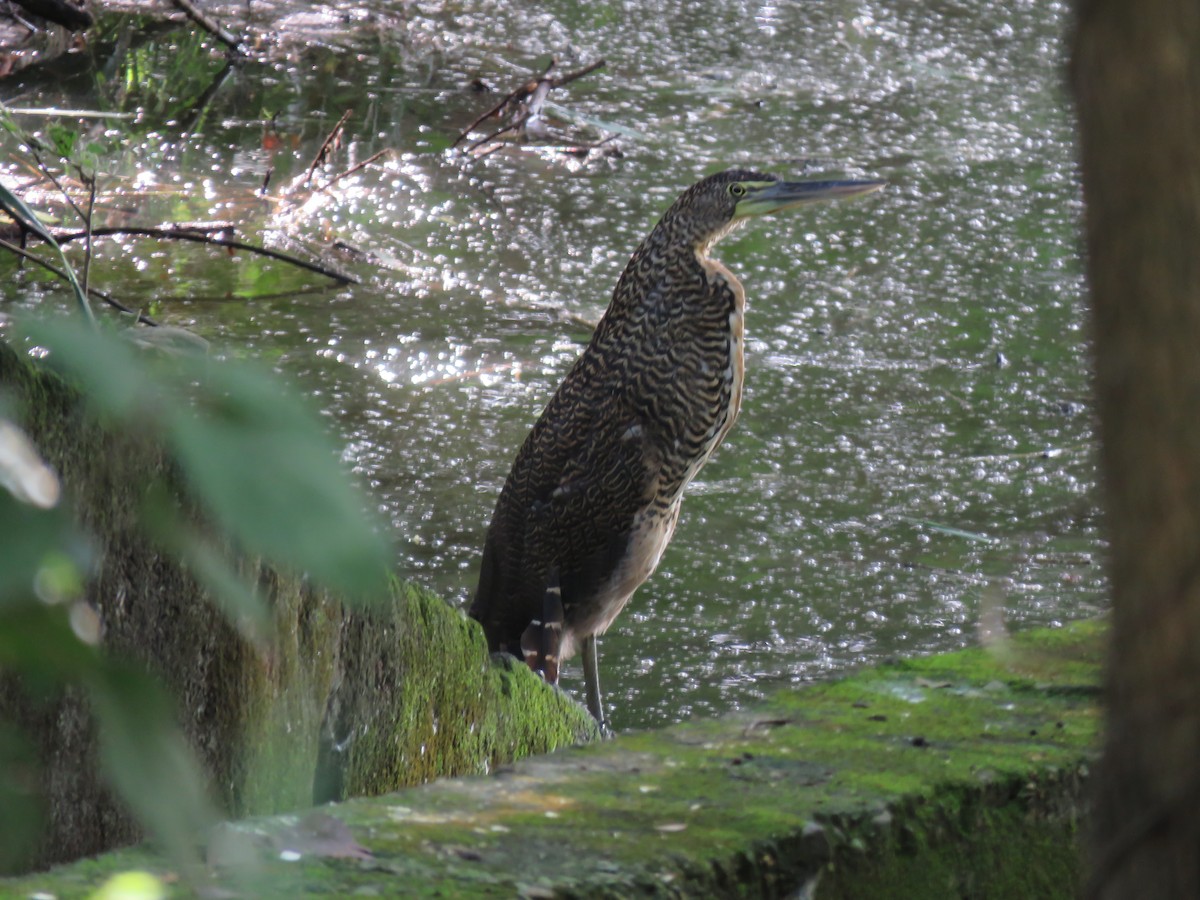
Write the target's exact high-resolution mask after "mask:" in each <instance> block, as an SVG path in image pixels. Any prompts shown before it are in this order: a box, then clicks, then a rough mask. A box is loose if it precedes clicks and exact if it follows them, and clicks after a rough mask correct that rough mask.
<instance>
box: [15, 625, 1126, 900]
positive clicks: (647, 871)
mask: <svg viewBox="0 0 1200 900" xmlns="http://www.w3.org/2000/svg"><path fill="white" fill-rule="evenodd" d="M467 630H468V632H470V631H473V628H472V627H471V626H467ZM1102 638H1103V633H1102V631H1101V630H1100V626H1098V625H1097V624H1095V623H1083V624H1080V625H1076V626H1072V627H1070V628H1068V629H1063V630H1059V631H1053V632H1036V633H1031V634H1029V635H1022V636H1019V637H1017V638H1015V639H1014V640H1013V643H1012V648H1015V650H1017V651H1019V652H1018V653H1017V654H1016V655H1015V656H1014V655H1012V654H1010V653H1009V652H1007V651H1006V652H1004V653H995V652H991V651H989V652H984V651H980V650H968V651H964V652H961V653H955V654H948V655H945V656H940V657H931V658H929V659H922V660H913V661H906V662H902V663H897V664H894V665H888V666H882V667H878V668H875V669H867V670H864V671H862V672H859V673H857V674H855V675H853V676H851V677H848V678H845V679H842V680H840V681H836V682H829V683H826V684H820V685H814V686H812V687H809V688H806V689H803V690H798V691H792V692H788V693H785V694H781V695H779V696H778V697H776V698H774V699H773V700H772V701H771V702H770V703H768V704H766V705H765V706H763V707H761V708H759V709H756V710H753V711H748V712H743V713H739V714H736V715H733V716H729V717H726V718H724V719H720V720H713V721H703V722H689V723H686V724H683V725H679V726H676V727H673V728H669V729H665V730H662V731H658V732H644V733H638V734H630V735H624V736H621V737H619V738H617V739H616V740H613V741H608V742H605V743H603V744H597V745H593V746H589V747H585V748H578V749H574V750H569V751H565V752H561V753H556V754H553V755H550V756H544V757H538V758H533V759H528V760H525V761H523V762H521V763H518V764H516V765H514V766H506V767H503V768H502V769H501V770H500V771H498V772H495V773H494V774H493V775H492V776H490V777H476V778H467V779H459V780H453V781H448V780H447V781H439V782H435V783H433V784H429V785H425V786H424V787H421V788H417V789H411V790H406V791H402V792H400V793H396V794H391V795H387V796H382V797H376V798H371V799H360V800H355V801H351V802H349V803H345V804H342V805H340V806H337V807H335V808H333V809H332V810H331V811H332V812H333V813H334V814H336V816H337V817H338V818H339V819H341V820H342V821H344V822H345V823H346V824H347V825H349V826H350V828H351V830H352V832H353V834H354V836H355V838H356V840H358V841H359V842H361V843H362V844H364V845H366V846H367V847H369V848H370V849H371V850H372V851H373V853H374V858H373V859H371V860H366V861H354V862H348V861H345V860H336V859H321V858H319V857H317V856H314V855H313V854H308V855H306V857H305V858H304V859H303V860H302V861H301V862H299V863H293V864H285V863H282V862H280V861H278V860H277V859H275V858H273V856H272V855H271V854H267V856H268V858H265V859H264V860H263V862H262V864H261V868H260V869H259V870H258V874H257V876H255V877H257V878H258V879H259V880H258V881H257V882H255V885H254V888H253V890H252V891H251V893H253V894H254V895H255V896H286V895H289V894H294V893H297V892H303V893H304V894H306V895H310V896H347V895H350V894H353V893H354V892H356V891H358V892H362V893H367V894H370V893H372V892H374V893H377V894H380V895H394V894H396V893H400V892H403V893H404V894H405V896H413V897H446V896H455V897H459V896H462V897H512V896H518V895H520V894H522V893H524V894H526V895H529V894H535V895H543V896H555V897H589V898H591V897H632V896H648V897H649V896H672V897H678V896H698V897H699V896H702V897H772V896H794V895H797V894H799V893H800V892H801V891H802V890H804V889H805V888H806V887H809V888H812V889H813V890H814V894H813V896H815V897H819V898H820V897H831V898H839V897H847V898H850V897H855V898H857V897H941V896H987V897H1016V898H1024V897H1031V896H1036V897H1055V896H1074V895H1075V893H1076V891H1077V886H1078V876H1079V872H1078V866H1077V853H1076V846H1075V841H1076V835H1077V833H1078V830H1079V823H1080V820H1081V818H1082V816H1083V814H1084V810H1085V807H1084V805H1083V804H1084V801H1083V798H1084V795H1085V790H1086V779H1087V772H1088V767H1089V765H1090V763H1091V760H1092V756H1093V753H1094V748H1095V746H1096V739H1097V732H1098V723H1099V710H1098V708H1097V706H1096V703H1095V701H1096V698H1095V695H1094V686H1095V685H1096V684H1097V683H1098V682H1099V677H1100V669H1099V664H1098V659H1099V655H1100V647H1101V645H1102ZM1010 649H1011V648H1010ZM520 671H521V670H520V669H517V670H514V672H513V673H511V675H512V677H514V678H522V677H525V676H524V675H522V674H519V673H520ZM1031 672H1035V673H1036V677H1031V674H1030V673H1031ZM934 676H936V677H934ZM497 677H499V676H497ZM918 738H919V740H917V739H918ZM280 825H281V823H278V822H275V823H271V822H262V823H257V825H256V826H255V827H258V828H260V829H261V830H262V831H263V832H264V833H269V832H271V831H272V830H276V831H277V830H278V829H279V827H280ZM134 861H141V862H144V857H138V858H136V859H135V858H128V857H124V856H121V855H117V856H114V857H112V858H109V859H108V860H107V862H106V865H107V866H109V868H108V869H105V871H111V870H113V869H117V868H119V867H121V866H123V865H130V864H132V863H133V862H134ZM90 877H92V879H93V881H92V882H91V883H95V879H97V878H99V877H100V876H99V874H98V873H96V872H93V874H92V875H91V876H90ZM221 877H222V880H223V881H224V882H227V883H228V884H227V886H235V885H236V883H237V882H236V878H235V877H234V876H233V875H224V876H221ZM78 878H79V875H78V873H77V871H76V870H73V869H72V870H66V871H64V872H59V873H52V874H51V875H47V876H44V877H43V878H42V879H40V880H39V879H27V880H25V881H22V882H17V883H14V889H16V888H19V889H21V890H34V889H41V890H47V891H51V892H60V891H61V894H60V895H61V896H72V894H71V893H70V890H68V889H67V888H66V887H64V886H65V885H68V884H69V885H71V886H72V887H71V890H73V889H74V887H73V886H74V885H78V884H80V882H79V881H78ZM68 879H76V880H74V881H68ZM243 889H244V888H243Z"/></svg>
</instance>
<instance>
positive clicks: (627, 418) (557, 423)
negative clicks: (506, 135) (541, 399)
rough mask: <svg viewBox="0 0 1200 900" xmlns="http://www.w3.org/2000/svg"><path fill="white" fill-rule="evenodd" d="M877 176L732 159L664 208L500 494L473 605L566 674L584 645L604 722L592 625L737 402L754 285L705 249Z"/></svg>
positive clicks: (656, 535) (636, 566) (647, 553)
mask: <svg viewBox="0 0 1200 900" xmlns="http://www.w3.org/2000/svg"><path fill="white" fill-rule="evenodd" d="M881 185H882V182H853V181H838V182H807V183H806V182H783V181H780V180H779V179H778V178H776V177H775V176H773V175H763V174H759V173H755V172H748V171H743V170H730V171H727V172H722V173H720V174H718V175H713V176H710V177H708V178H705V179H703V180H702V181H700V182H699V183H697V184H695V185H693V186H692V187H691V188H689V189H688V190H686V191H685V192H684V193H683V194H682V195H681V196H680V197H679V199H678V200H676V201H675V203H674V204H673V205H672V206H671V208H670V209H668V210H667V212H666V214H665V215H664V216H663V217H662V219H661V220H660V221H659V223H658V225H657V226H656V227H655V228H654V230H653V231H652V232H651V233H650V235H649V236H648V237H647V238H646V239H645V240H644V241H643V242H642V244H641V246H639V247H638V249H637V250H636V251H635V252H634V254H633V257H632V258H631V259H630V260H629V263H628V264H627V265H626V267H625V270H624V272H623V273H622V274H621V277H620V279H619V280H618V281H617V286H616V288H615V289H614V291H613V297H612V302H611V303H610V305H609V307H608V310H607V312H606V313H605V314H604V317H603V319H601V321H600V324H599V325H598V326H597V328H596V331H595V334H593V336H592V339H591V342H590V343H589V344H588V346H587V349H585V350H584V352H583V355H582V356H580V358H579V359H578V360H577V361H576V363H575V365H574V366H573V367H572V368H571V370H570V372H569V373H568V374H567V376H566V378H565V379H564V380H563V383H562V384H561V385H560V386H559V388H558V390H557V391H556V392H555V394H554V396H553V397H552V398H551V400H550V403H549V404H548V405H547V407H546V409H545V411H544V412H543V413H542V415H541V417H540V418H539V419H538V421H537V423H536V424H535V425H534V426H533V430H532V431H531V432H530V433H529V436H528V437H527V438H526V440H525V443H524V444H523V445H522V447H521V449H520V452H519V453H518V454H517V459H516V462H515V463H514V464H513V468H512V471H511V472H510V474H509V476H508V480H507V481H506V482H505V484H504V488H503V490H502V492H501V494H500V500H499V502H498V503H497V505H496V511H495V513H494V515H493V517H492V522H491V525H490V527H489V528H488V535H487V541H486V543H485V545H484V551H483V562H482V566H481V571H480V577H479V586H478V588H477V590H476V594H475V599H474V601H473V603H472V604H471V609H470V614H471V616H473V617H474V618H476V619H478V620H479V621H480V622H481V623H482V624H483V627H484V631H485V632H486V634H487V638H488V643H489V646H490V647H491V649H492V650H493V651H506V652H509V653H512V654H513V655H516V656H522V657H524V658H525V659H526V661H527V662H529V664H530V666H531V667H533V668H534V669H536V670H538V671H542V672H543V673H545V674H546V676H547V678H548V680H550V681H555V680H556V678H557V669H558V664H559V661H561V660H564V659H567V658H569V657H570V656H571V655H572V654H573V653H574V650H575V648H576V645H577V644H579V643H580V642H582V644H583V649H584V670H585V678H586V680H587V688H588V707H589V709H591V711H592V714H593V715H594V716H596V718H597V719H598V720H601V721H603V707H602V704H601V702H600V693H599V680H598V675H597V673H596V657H595V636H596V635H598V634H602V633H603V632H604V631H605V629H607V628H608V626H609V624H610V623H611V622H612V620H613V619H614V618H615V617H616V616H617V614H618V613H619V612H620V611H621V609H622V608H623V607H624V606H625V604H626V603H627V602H628V601H629V598H630V597H631V596H632V595H633V592H634V590H636V588H637V587H638V586H639V585H640V584H641V583H642V582H643V581H644V580H645V579H646V578H647V577H649V575H650V573H651V572H653V571H654V569H655V567H656V566H657V565H658V561H659V558H660V556H661V555H662V552H663V550H664V549H665V548H666V546H667V544H668V543H669V542H670V539H671V535H672V534H673V533H674V530H675V523H676V521H677V520H678V517H679V505H680V501H681V499H682V495H683V491H684V488H686V487H687V484H688V482H689V481H690V480H691V479H692V478H693V477H695V475H696V473H697V472H698V471H699V470H700V468H701V466H703V465H704V463H705V462H706V461H707V460H708V458H709V456H710V455H711V454H712V452H713V451H714V450H715V449H716V448H717V446H719V445H720V443H721V441H722V440H723V439H724V437H725V435H726V433H727V432H728V431H729V429H730V428H731V427H732V425H733V423H734V421H735V420H736V419H737V416H738V412H739V410H740V407H741V396H742V376H743V356H742V315H743V312H744V309H745V294H744V293H743V291H742V287H741V285H740V284H739V283H738V281H737V279H736V278H735V277H734V276H733V275H732V273H730V272H729V270H728V269H726V268H725V267H724V266H722V265H721V264H720V263H718V262H716V261H715V260H712V259H710V258H709V257H708V255H707V253H708V250H709V248H710V247H711V246H712V245H713V244H714V243H715V242H716V241H717V240H719V239H720V238H721V237H723V236H724V235H725V234H727V233H728V232H729V231H730V230H732V229H733V228H734V227H736V226H737V225H738V224H740V223H741V222H742V221H744V220H745V219H746V218H747V217H748V216H751V215H758V214H761V213H764V212H773V211H775V210H777V209H782V208H786V207H789V206H795V205H799V204H801V203H806V202H810V201H812V200H817V199H824V198H828V197H835V196H849V195H852V194H859V193H865V192H867V191H870V190H875V189H876V188H878V187H880V186H881ZM544 623H554V624H553V627H552V628H551V629H547V628H546V626H545V624H544Z"/></svg>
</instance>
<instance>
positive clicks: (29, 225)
mask: <svg viewBox="0 0 1200 900" xmlns="http://www.w3.org/2000/svg"><path fill="white" fill-rule="evenodd" d="M0 209H3V210H4V211H5V212H6V213H8V214H9V215H10V216H12V218H13V220H14V221H15V222H16V223H17V224H18V225H20V226H22V227H23V228H25V229H26V230H28V231H32V232H33V233H34V234H36V235H37V236H38V237H40V238H41V239H42V240H43V241H45V242H46V243H47V244H49V245H50V246H51V247H53V248H54V249H55V250H57V251H58V258H59V259H60V260H61V261H62V266H63V271H64V272H66V273H67V280H68V281H69V282H70V283H71V289H72V290H74V291H75V299H76V300H77V301H78V303H79V308H80V310H82V312H83V314H84V317H85V318H86V319H87V320H88V321H89V322H91V323H92V324H95V321H96V319H95V316H94V315H93V314H92V305H91V304H90V303H88V299H87V295H86V294H84V292H83V286H82V285H81V284H80V283H79V279H78V278H76V277H75V270H74V269H73V268H71V264H70V263H69V262H68V261H67V255H66V254H65V253H63V249H62V247H61V246H59V243H58V241H56V240H55V239H54V235H52V234H51V233H50V232H49V231H47V230H46V228H45V227H44V226H43V225H42V223H41V220H40V219H38V217H37V214H36V213H34V211H33V210H31V209H30V208H29V207H28V206H26V205H25V201H24V200H22V199H21V198H20V197H18V196H17V195H16V194H14V193H13V192H12V191H10V190H9V189H8V188H7V187H5V186H4V182H2V181H0Z"/></svg>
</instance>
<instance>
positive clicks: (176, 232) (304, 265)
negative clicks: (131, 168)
mask: <svg viewBox="0 0 1200 900" xmlns="http://www.w3.org/2000/svg"><path fill="white" fill-rule="evenodd" d="M91 233H92V236H93V237H111V236H113V235H128V236H130V237H152V238H161V239H164V240H172V241H191V242H192V243H195V244H211V245H212V246H214V247H228V248H230V249H231V250H245V251H246V252H247V253H255V254H257V255H259V256H265V257H267V258H269V259H275V260H279V261H280V262H285V263H288V264H290V265H293V266H296V267H298V268H301V269H306V270H307V271H309V272H315V273H317V274H318V275H324V276H325V277H326V278H332V279H333V280H334V281H337V282H340V283H341V284H359V283H360V282H359V279H358V278H357V277H355V276H354V275H347V274H346V273H344V272H338V271H337V270H335V269H329V268H326V267H325V266H322V265H320V264H319V263H313V262H309V261H308V260H305V259H300V258H299V257H297V256H292V255H291V254H289V253H284V252H282V251H280V250H272V249H270V248H269V247H256V246H254V245H253V244H247V243H246V242H245V241H236V240H233V239H231V238H222V237H214V236H213V235H211V234H203V233H201V232H198V231H183V230H180V229H177V228H138V227H112V228H95V229H92V232H91ZM86 235H87V232H84V231H71V232H66V233H63V234H55V235H54V238H55V240H57V241H58V242H59V243H60V244H62V243H66V242H67V241H74V240H78V239H80V238H82V237H86Z"/></svg>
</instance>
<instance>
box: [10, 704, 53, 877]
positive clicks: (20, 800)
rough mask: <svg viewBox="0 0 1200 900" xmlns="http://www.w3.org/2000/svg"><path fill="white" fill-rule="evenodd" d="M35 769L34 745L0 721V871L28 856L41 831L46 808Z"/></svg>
mask: <svg viewBox="0 0 1200 900" xmlns="http://www.w3.org/2000/svg"><path fill="white" fill-rule="evenodd" d="M38 771H39V766H38V758H37V753H36V751H35V750H34V747H33V745H32V744H31V743H30V742H29V741H28V740H27V739H26V738H25V736H24V735H23V734H21V733H20V732H19V731H17V730H16V729H15V728H12V727H11V726H9V725H6V724H5V723H3V722H0V809H2V810H4V815H2V816H0V872H11V871H13V870H14V869H15V868H16V867H17V866H18V865H19V864H20V863H21V862H22V861H23V860H25V859H27V858H28V854H29V853H30V851H32V850H33V848H34V845H35V844H36V842H37V838H38V836H39V835H40V834H41V830H42V822H43V820H44V819H45V810H44V808H43V803H42V798H41V784H40V782H39V779H38Z"/></svg>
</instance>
